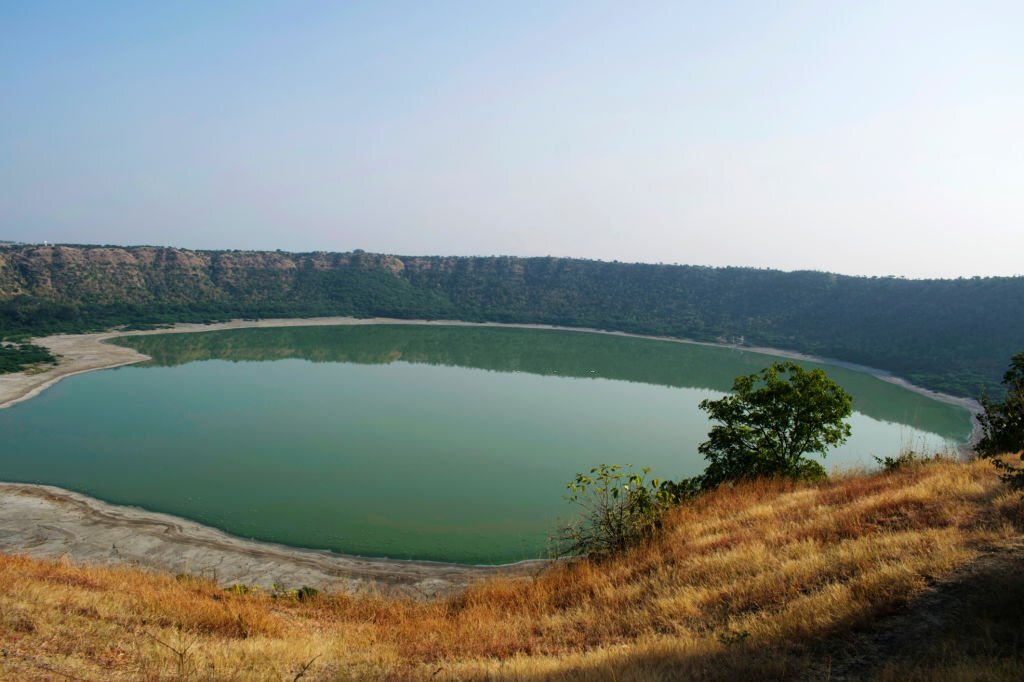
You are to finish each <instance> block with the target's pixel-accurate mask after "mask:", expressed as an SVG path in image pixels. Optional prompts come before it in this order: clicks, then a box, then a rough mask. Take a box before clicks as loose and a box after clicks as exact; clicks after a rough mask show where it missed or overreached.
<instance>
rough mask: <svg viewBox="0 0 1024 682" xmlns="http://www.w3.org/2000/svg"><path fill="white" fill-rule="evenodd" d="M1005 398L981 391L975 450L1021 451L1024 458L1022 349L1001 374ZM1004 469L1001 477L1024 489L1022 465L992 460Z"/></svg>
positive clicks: (994, 452)
mask: <svg viewBox="0 0 1024 682" xmlns="http://www.w3.org/2000/svg"><path fill="white" fill-rule="evenodd" d="M1003 385H1004V386H1006V398H1005V399H1004V400H1003V401H1002V402H995V401H993V400H992V399H991V398H989V396H988V394H987V393H983V394H982V396H981V399H980V400H979V402H980V403H981V408H982V412H981V414H980V415H978V423H979V424H981V432H982V437H981V440H980V441H978V444H977V445H976V446H975V448H974V450H975V452H976V453H978V455H980V456H982V457H995V456H996V455H1002V454H1014V453H1018V452H1020V453H1021V459H1024V452H1022V451H1024V353H1017V354H1016V355H1014V356H1013V358H1011V359H1010V368H1009V369H1008V370H1006V374H1004V375H1003ZM994 461H995V464H996V466H997V467H999V468H1000V469H1001V470H1002V472H1003V480H1004V481H1006V482H1007V483H1009V484H1010V485H1011V486H1013V487H1014V488H1018V489H1024V469H1019V468H1017V467H1013V466H1011V465H1010V464H1008V463H1007V462H1005V461H1003V460H994Z"/></svg>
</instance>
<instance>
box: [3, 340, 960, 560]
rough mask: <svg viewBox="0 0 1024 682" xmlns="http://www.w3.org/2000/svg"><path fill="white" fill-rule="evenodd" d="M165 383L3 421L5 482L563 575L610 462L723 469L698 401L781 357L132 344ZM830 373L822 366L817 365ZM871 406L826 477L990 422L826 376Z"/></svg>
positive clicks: (837, 374) (116, 380)
mask: <svg viewBox="0 0 1024 682" xmlns="http://www.w3.org/2000/svg"><path fill="white" fill-rule="evenodd" d="M119 343H122V344H124V345H130V346H132V347H134V348H137V349H139V350H140V351H142V352H143V353H146V354H147V355H149V356H151V357H152V358H153V360H152V361H150V362H147V363H145V364H140V365H134V366H129V367H122V368H118V369H112V370H105V371H101V372H93V373H88V374H83V375H79V376H75V377H71V378H69V379H66V380H64V381H61V382H60V383H58V384H57V385H56V386H54V387H52V388H50V389H48V390H47V391H45V392H43V393H42V394H41V395H40V396H38V397H36V398H33V399H32V400H29V401H26V402H24V403H20V404H17V405H14V406H13V407H11V408H9V409H7V410H0V440H2V445H0V480H6V481H21V482H35V483H47V484H51V485H58V486H61V487H64V488H68V489H71V490H77V491H80V492H83V493H86V494H88V495H92V496H94V497H97V498H100V499H103V500H107V501H110V502H115V503H119V504H130V505H137V506H139V507H143V508H145V509H151V510H156V511H161V512H166V513H170V514H176V515H179V516H183V517H187V518H190V519H194V520H196V521H200V522H202V523H206V524H209V525H212V526H216V527H218V528H222V529H224V530H226V531H228V532H230V533H233V534H235V535H239V536H243V537H252V538H258V539H261V540H269V541H273V542H280V543H284V544H289V545H295V546H301V547H310V548H320V549H329V550H334V551H338V552H344V553H351V554H362V555H372V556H388V557H395V558H416V559H433V560H441V561H456V562H472V563H500V562H509V561H516V560H520V559H526V558H533V557H540V556H544V555H545V553H546V551H547V540H546V539H547V537H548V536H549V535H550V534H551V533H552V532H553V531H554V529H555V528H556V527H557V526H558V524H559V522H560V520H563V521H564V520H566V519H568V518H569V517H571V515H572V513H573V509H572V507H571V506H570V505H569V504H568V503H567V502H566V501H565V499H564V494H565V484H566V482H567V481H569V480H570V479H572V477H573V476H574V474H575V473H576V472H579V471H586V470H588V469H589V468H590V467H592V466H595V465H597V464H600V463H602V462H615V463H623V464H624V463H633V464H636V465H638V466H640V465H646V466H650V467H651V468H652V469H653V472H652V475H654V476H657V477H660V478H678V477H682V476H691V475H694V474H697V473H700V471H702V470H703V466H704V461H703V459H702V458H701V457H700V456H699V455H698V454H697V445H698V444H699V443H700V442H701V441H703V440H704V439H705V438H706V435H707V431H708V428H709V422H708V421H707V419H706V417H705V416H704V413H702V412H701V411H700V410H698V408H697V403H698V402H700V401H701V400H702V399H704V398H708V397H712V398H714V397H719V396H721V395H723V394H724V393H725V392H727V391H728V390H729V388H730V386H731V384H732V379H733V378H734V377H735V376H737V375H740V374H749V373H752V372H755V371H758V370H759V369H761V368H762V367H764V366H766V365H767V364H769V363H770V362H771V361H772V358H770V357H768V356H765V355H762V354H758V353H753V352H746V351H742V350H735V349H726V348H714V347H707V346H699V345H694V344H681V343H672V342H667V341H651V340H643V339H634V338H627V337H619V336H612V335H602V334H590V333H578V332H564V331H551V330H526V329H507V328H465V327H440V326H408V325H390V326H389V325H379V326H378V325H374V326H357V327H302V328H281V329H244V330H233V331H222V332H204V333H196V334H165V335H155V336H137V337H130V338H125V339H121V340H119ZM801 364H804V365H805V366H815V365H813V363H801ZM826 370H827V371H828V373H829V375H830V376H832V377H833V378H834V379H836V380H837V381H838V382H839V383H840V384H842V385H843V386H844V388H846V390H847V391H848V392H849V393H850V394H851V395H853V397H854V406H855V410H856V414H855V415H854V417H853V418H852V421H851V425H852V429H853V437H852V438H851V439H850V440H849V441H848V442H847V444H846V445H844V446H843V447H841V448H839V449H838V450H835V451H833V452H831V453H830V454H829V456H828V458H827V459H826V460H824V465H825V467H826V469H832V468H834V467H840V468H848V467H854V466H858V467H874V466H875V462H874V460H873V459H872V455H893V454H896V453H897V452H898V451H899V450H900V449H901V448H904V447H914V448H915V449H924V450H938V449H945V448H950V447H954V446H955V445H956V444H959V443H962V442H964V441H965V440H966V439H967V437H968V435H969V433H970V430H971V417H970V414H969V413H968V412H967V411H966V410H963V409H961V408H959V407H955V406H952V405H948V404H945V403H941V402H937V401H934V400H931V399H928V398H925V397H922V396H920V395H917V394H915V393H913V392H910V391H908V390H905V389H902V388H899V387H898V386H895V385H893V384H890V383H887V382H885V381H882V380H880V379H877V378H875V377H872V376H870V375H867V374H863V373H859V372H854V371H851V370H847V369H842V368H838V367H826Z"/></svg>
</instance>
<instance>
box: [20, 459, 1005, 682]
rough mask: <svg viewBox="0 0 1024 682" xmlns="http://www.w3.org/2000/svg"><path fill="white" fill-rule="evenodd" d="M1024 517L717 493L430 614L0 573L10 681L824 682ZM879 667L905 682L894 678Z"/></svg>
mask: <svg viewBox="0 0 1024 682" xmlns="http://www.w3.org/2000/svg"><path fill="white" fill-rule="evenodd" d="M1020 523H1021V510H1020V504H1019V501H1018V498H1017V496H1015V495H1011V494H1008V493H1007V492H1006V491H1005V489H1004V488H1003V486H1002V484H1001V483H1000V482H999V481H998V479H997V477H996V476H995V474H994V473H993V471H992V467H991V464H989V463H987V462H974V463H970V464H958V463H953V462H938V463H934V464H928V465H921V466H913V467H908V468H905V469H902V470H899V471H896V472H893V473H887V474H885V473H883V474H875V475H863V476H848V477H842V478H839V479H837V480H833V481H830V482H827V483H824V484H820V485H814V486H809V485H795V484H787V483H783V482H761V483H753V484H749V485H743V486H739V487H737V488H735V489H731V490H722V491H718V492H715V493H713V494H709V495H706V496H704V497H702V498H700V499H698V500H697V501H695V502H693V503H691V504H686V505H684V506H681V507H680V508H678V509H677V510H674V511H673V512H672V513H671V515H670V516H669V518H668V519H667V522H666V526H665V529H664V532H663V533H662V534H661V535H660V536H659V537H658V538H656V539H654V540H652V541H651V542H649V543H647V544H645V545H643V546H639V547H636V548H635V549H634V550H632V551H630V552H629V553H628V554H626V555H625V556H621V557H618V558H614V559H611V560H608V561H605V562H603V563H600V564H596V563H593V562H590V561H578V562H574V563H568V564H560V565H555V566H553V567H552V568H550V569H548V570H546V571H544V572H543V573H542V574H540V575H539V576H537V577H536V578H535V579H530V580H522V579H519V580H516V579H498V580H491V581H488V582H484V583H481V584H478V585H476V586H474V587H471V588H470V589H469V590H467V591H466V592H465V593H463V594H461V595H459V596H456V597H452V598H448V599H445V600H441V601H433V602H417V601H411V600H409V601H403V600H395V599H387V598H383V597H372V596H369V597H367V596H360V597H353V596H347V595H342V594H336V595H322V596H318V597H314V598H312V599H308V600H304V601H300V600H299V599H297V598H296V597H295V596H294V595H290V594H281V595H272V594H267V593H264V592H255V593H251V592H250V593H242V592H240V591H234V592H233V591H226V590H223V589H220V588H218V587H216V586H215V585H213V584H212V583H210V582H206V581H200V580H192V579H181V578H178V579H176V578H174V577H172V576H166V575H151V574H147V573H144V572H141V571H137V570H133V569H129V568H123V569H117V568H114V569H111V568H90V567H82V566H74V565H70V564H68V563H66V562H41V561H34V560H29V559H25V558H19V557H0V647H2V650H3V651H2V657H0V673H2V675H4V676H5V677H7V678H10V679H34V678H41V679H90V680H117V679H133V680H134V679H167V680H177V679H194V680H199V679H217V680H219V679H237V680H249V679H254V680H292V679H296V676H298V675H301V679H305V680H320V679H435V680H437V679H515V680H542V679H580V680H583V679H616V680H639V679H645V680H646V679H664V680H672V679H721V680H733V679H751V680H753V679H780V678H781V679H786V678H792V679H800V678H813V679H828V678H830V677H831V675H832V670H833V668H834V667H837V666H838V667H842V665H843V663H842V661H844V660H847V659H849V658H850V657H851V656H854V655H855V654H856V651H855V650H854V649H856V646H857V637H858V636H859V634H858V633H859V632H861V630H862V629H863V628H864V626H866V625H869V624H871V623H873V622H877V621H878V619H879V618H881V617H884V616H886V615H887V614H892V613H896V612H899V611H900V610H901V608H902V607H903V606H904V605H905V604H906V603H907V602H908V600H911V599H913V598H914V597H915V596H916V595H919V594H921V593H922V592H924V591H926V587H927V585H928V584H929V582H930V581H931V580H933V579H935V578H938V577H942V576H944V575H948V574H950V572H952V571H954V570H955V569H958V567H961V566H963V565H965V564H968V562H971V561H972V559H973V558H974V557H975V556H976V555H977V554H978V553H979V552H980V551H981V550H983V549H985V548H987V547H992V546H998V545H999V544H1000V543H1005V542H1008V541H1012V540H1013V539H1015V538H1017V537H1018V536H1019V525H1020ZM968 634H970V633H968ZM949 644H950V646H953V647H954V648H955V646H956V642H955V641H954V642H951V643H949ZM948 651H949V654H950V657H949V660H948V662H947V663H942V665H940V666H939V667H938V668H936V670H937V671H938V672H937V673H936V674H937V675H938V676H939V677H942V675H943V672H944V671H945V672H951V673H952V672H953V671H954V670H961V671H968V672H969V673H970V674H971V675H975V673H983V674H981V675H976V676H977V677H979V678H981V677H984V676H985V674H987V675H988V676H989V677H990V678H992V679H1014V678H1018V677H1021V676H1022V675H1024V664H1022V662H1021V659H1020V657H1019V652H1013V654H1014V655H1012V656H1007V655H1002V654H1000V655H998V656H988V657H987V658H984V657H983V659H982V658H978V659H975V658H972V655H973V654H971V653H970V652H967V651H961V652H959V653H957V652H956V651H954V650H952V649H949V650H948ZM884 663H885V662H884V661H880V662H879V665H880V666H882V665H883V664H884ZM940 663H941V661H940ZM942 666H945V667H942ZM958 666H959V667H958ZM978 666H983V667H981V668H979V667H978ZM879 670H880V671H881V674H882V676H883V677H889V676H890V675H892V674H894V671H896V670H899V667H898V666H896V667H893V666H892V665H889V667H880V668H879ZM886 671H888V672H886ZM925 677H926V678H927V675H926V676H925ZM922 679H923V678H922Z"/></svg>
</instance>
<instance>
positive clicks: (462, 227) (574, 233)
mask: <svg viewBox="0 0 1024 682" xmlns="http://www.w3.org/2000/svg"><path fill="white" fill-rule="evenodd" d="M1022 136H1024V2H1021V1H1020V0H1010V1H1008V2H984V1H977V0H970V1H968V0H964V1H963V2H956V3H947V2H941V1H936V0H929V1H927V2H900V1H898V0H887V1H885V2H864V1H858V2H838V1H836V2H830V1H827V0H820V1H815V2H767V1H760V2H749V3H729V2H708V1H707V0H705V1H703V2H692V3H691V2H681V1H680V2H665V3H655V2H620V3H603V2H547V1H545V2H526V1H523V0H517V1H513V2H490V1H484V2H480V1H475V2H428V1H424V0H419V1H417V2H407V3H387V2H340V1H336V2H295V1H292V2H280V3H276V2H255V1H246V2H227V1H225V0H218V1H217V2H194V3H193V2H121V3H117V2H98V1H95V0H94V1H90V2H59V3H58V2H43V1H41V0H31V1H23V0H0V239H13V240H20V241H33V242H38V241H43V240H48V241H51V242H54V241H59V242H77V243H118V244H139V243H146V244H166V245H174V246H183V247H190V248H258V249H275V248H281V249H286V250H292V251H300V250H349V249H354V248H362V249H366V250H368V251H384V252H390V253H402V254H459V255H462V254H465V255H470V254H484V255H490V254H513V255H559V256H580V257H588V258H601V259H605V260H613V259H618V260H629V261H648V262H667V263H672V262H678V263H694V264H702V265H751V266H759V267H774V268H781V269H785V270H792V269H815V270H830V271H834V272H842V273H850V274H902V275H907V276H912V277H925V276H959V275H996V274H1004V275H1006V274H1024V142H1022Z"/></svg>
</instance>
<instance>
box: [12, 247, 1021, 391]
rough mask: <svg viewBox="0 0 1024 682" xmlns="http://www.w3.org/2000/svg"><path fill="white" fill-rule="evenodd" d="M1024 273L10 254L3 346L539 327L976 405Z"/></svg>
mask: <svg viewBox="0 0 1024 682" xmlns="http://www.w3.org/2000/svg"><path fill="white" fill-rule="evenodd" d="M1021 310H1024V278H1021V277H1016V278H975V279H959V280H904V279H898V278H874V277H873V278H866V277H847V276H839V275H831V274H827V273H820V272H792V273H786V272H779V271H773V270H757V269H752V268H708V267H697V266H678V265H648V264H628V263H618V262H613V263H607V262H600V261H587V260H576V259H566V258H510V257H409V256H391V255H381V254H368V253H362V252H353V253H323V252H317V253H305V254H291V253H283V252H245V251H188V250H184V249H172V248H159V247H106V246H104V247H100V246H24V245H2V246H0V336H4V335H6V336H12V335H17V334H31V335H39V334H44V333H52V332H60V331H79V330H83V329H95V328H98V327H104V326H112V325H120V324H144V323H155V322H172V321H204V320H213V319H226V318H235V317H307V316H318V315H354V316H387V317H400V318H424V319H461V320H467V321H484V320H491V321H500V322H535V323H548V324H558V325H567V326H580V327H597V328H603V329H614V330H620V331H628V332H634V333H642V334H658V335H668V336H676V337H681V338H690V339H696V340H708V341H714V340H727V341H736V340H739V339H740V338H742V339H743V341H744V342H745V343H747V344H750V345H765V346H773V347H778V348H784V349H789V350H797V351H802V352H806V353H812V354H816V355H822V356H825V357H830V358H837V359H841V360H845V361H849V362H855V363H860V364H865V365H870V366H874V367H878V368H881V369H885V370H888V371H891V372H893V373H895V374H897V375H900V376H902V377H904V378H907V379H909V380H911V381H913V382H915V383H917V384H920V385H923V386H926V387H929V388H933V389H937V390H943V391H946V392H950V393H954V394H957V395H967V396H973V395H976V394H977V391H978V388H979V386H981V385H984V386H986V387H988V388H990V389H992V390H994V391H996V392H998V391H999V385H998V384H999V378H1000V376H1001V374H1002V371H1003V368H1004V367H1005V364H1006V360H1007V358H1009V357H1010V356H1011V355H1012V354H1013V353H1015V352H1018V351H1019V350H1020V345H1021V343H1022V340H1024V316H1022V315H1020V311H1021Z"/></svg>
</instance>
